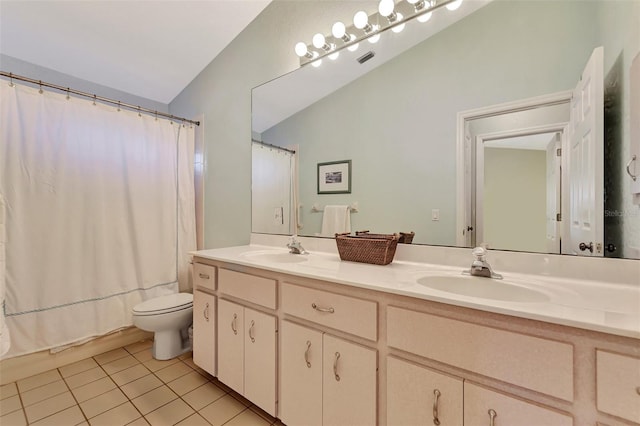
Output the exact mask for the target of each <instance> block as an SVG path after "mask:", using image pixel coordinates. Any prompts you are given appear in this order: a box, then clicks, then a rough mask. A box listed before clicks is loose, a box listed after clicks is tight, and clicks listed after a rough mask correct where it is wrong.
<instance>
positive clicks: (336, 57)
mask: <svg viewBox="0 0 640 426" xmlns="http://www.w3.org/2000/svg"><path fill="white" fill-rule="evenodd" d="M338 56H340V52H333V53H331V54H330V55H329V59H331V60H332V61H335V60H336V59H338Z"/></svg>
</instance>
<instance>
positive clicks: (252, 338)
mask: <svg viewBox="0 0 640 426" xmlns="http://www.w3.org/2000/svg"><path fill="white" fill-rule="evenodd" d="M255 325H256V322H255V321H254V320H251V326H250V327H249V339H251V343H255V342H256V338H255V337H253V327H254V326H255Z"/></svg>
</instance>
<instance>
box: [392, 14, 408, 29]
mask: <svg viewBox="0 0 640 426" xmlns="http://www.w3.org/2000/svg"><path fill="white" fill-rule="evenodd" d="M396 15H398V17H397V18H396V20H397V21H402V13H396ZM404 25H405V24H400V25H397V26H395V27H393V28H391V31H393V32H394V33H399V32H400V31H402V30H404Z"/></svg>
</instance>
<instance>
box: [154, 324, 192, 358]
mask: <svg viewBox="0 0 640 426" xmlns="http://www.w3.org/2000/svg"><path fill="white" fill-rule="evenodd" d="M182 334H183V333H182V330H180V331H178V332H177V333H176V330H167V331H156V332H155V333H154V336H153V348H152V349H151V354H152V355H153V357H154V358H155V359H157V360H159V361H165V360H168V359H173V358H176V357H178V356H180V355H182V354H183V353H186V352H189V351H190V350H191V345H190V344H189V339H188V337H187V338H185V337H184V336H183V335H182Z"/></svg>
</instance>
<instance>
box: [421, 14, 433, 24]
mask: <svg viewBox="0 0 640 426" xmlns="http://www.w3.org/2000/svg"><path fill="white" fill-rule="evenodd" d="M431 15H433V12H427V13H423V14H422V15H420V16H418V22H427V21H428V20H429V19H431Z"/></svg>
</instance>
